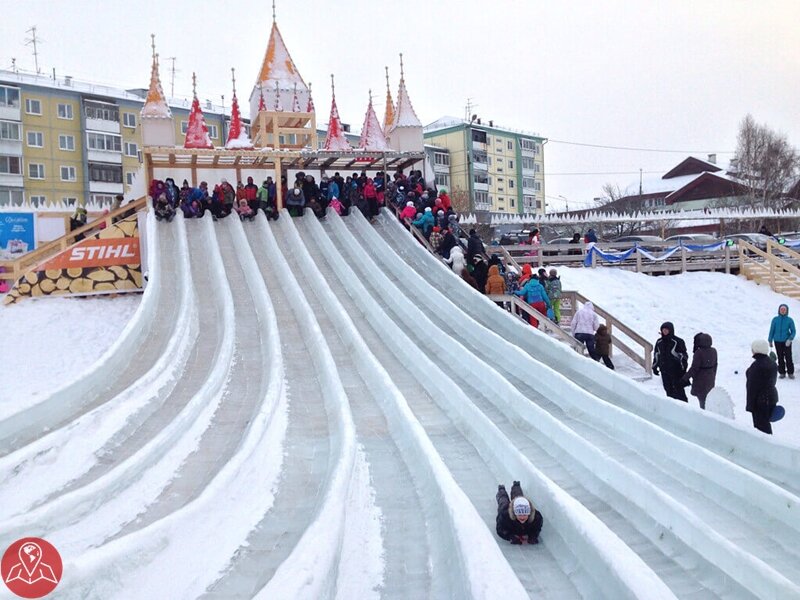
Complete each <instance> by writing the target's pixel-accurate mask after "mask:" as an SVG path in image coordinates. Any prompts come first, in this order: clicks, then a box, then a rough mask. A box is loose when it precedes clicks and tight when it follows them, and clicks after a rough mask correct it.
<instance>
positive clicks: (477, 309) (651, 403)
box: [376, 213, 800, 495]
mask: <svg viewBox="0 0 800 600" xmlns="http://www.w3.org/2000/svg"><path fill="white" fill-rule="evenodd" d="M376 229H377V231H378V232H380V234H381V236H382V237H383V238H384V239H385V241H386V242H387V243H388V244H389V245H390V246H391V247H392V248H393V249H394V250H395V251H396V252H397V254H398V255H400V256H401V257H402V258H403V259H404V260H405V261H406V263H407V264H408V265H409V266H410V267H411V268H413V269H415V270H416V271H417V272H418V273H419V274H420V275H421V276H422V277H424V278H425V279H426V280H427V281H428V283H429V284H431V285H432V286H433V287H435V288H436V289H438V290H439V291H441V292H443V293H445V294H446V295H448V297H450V298H452V299H453V301H454V302H456V303H458V304H459V306H461V307H462V309H463V310H464V311H465V312H467V313H468V314H469V315H470V316H471V317H473V318H474V319H475V320H476V321H478V322H479V323H481V324H482V325H484V326H485V327H487V328H489V329H492V330H494V331H497V332H498V333H499V334H500V335H502V336H503V337H504V338H506V339H507V340H509V341H511V342H513V343H514V344H516V345H517V346H519V347H520V348H523V349H524V350H525V351H526V352H528V353H529V354H530V355H531V356H533V357H534V358H536V359H537V360H540V361H542V362H544V363H545V364H548V365H551V366H552V367H553V368H554V369H556V370H557V371H559V372H560V373H562V374H563V375H565V376H566V377H568V378H569V379H571V380H572V381H574V382H576V383H578V384H579V385H581V386H582V387H584V388H585V389H587V390H588V391H590V392H591V393H593V394H595V395H596V396H597V397H599V398H602V399H603V400H606V401H607V402H610V403H612V404H615V405H617V406H620V407H621V408H624V409H625V410H628V411H630V412H633V413H635V414H638V415H639V416H641V417H643V418H645V419H648V420H650V421H653V422H654V423H657V424H658V425H660V426H661V427H663V428H665V429H667V430H669V431H672V432H673V433H675V434H676V435H679V436H681V437H684V438H686V439H688V440H690V441H693V442H695V443H697V444H700V445H701V446H704V447H705V448H707V449H709V450H711V451H712V452H715V453H717V454H719V455H720V456H722V457H723V458H726V459H728V460H731V461H733V462H735V463H737V464H739V465H741V466H743V467H745V468H747V469H749V470H752V471H754V472H756V473H758V474H760V475H762V476H764V477H767V478H769V479H771V480H772V481H774V482H775V483H777V484H778V485H781V486H782V487H784V488H786V489H787V490H789V491H791V492H792V493H794V494H796V495H797V494H800V478H798V476H797V475H798V473H800V449H798V448H797V447H795V446H792V445H789V444H786V443H783V442H780V441H779V440H776V439H774V438H772V437H771V436H764V435H761V434H759V433H757V432H754V431H753V429H752V428H750V427H745V426H743V425H741V424H738V423H731V422H730V421H729V420H727V419H724V418H722V417H718V416H717V415H712V414H709V413H707V412H706V411H701V410H699V409H698V408H696V407H694V406H687V405H685V404H681V403H677V402H668V401H665V400H664V398H662V397H659V396H656V395H654V394H652V393H650V392H647V391H645V390H643V389H642V388H641V387H640V386H638V385H636V383H635V382H632V381H630V380H629V379H627V378H626V377H623V376H621V375H619V374H617V373H614V372H612V371H610V370H608V369H605V372H603V370H602V369H594V368H589V367H586V364H587V363H585V362H583V361H576V360H575V353H574V352H572V351H571V350H569V349H568V348H566V347H564V346H560V345H558V344H544V343H542V342H541V339H542V337H543V336H542V334H540V332H538V331H535V330H533V329H532V328H524V327H519V326H518V322H517V319H516V318H515V317H513V316H512V315H510V314H507V313H504V311H498V310H496V306H495V305H494V303H493V302H491V301H490V300H488V299H486V298H482V297H479V296H477V295H476V293H475V292H474V290H471V289H469V288H468V287H467V286H465V285H462V284H461V282H459V281H458V278H454V277H453V276H452V273H450V271H449V270H448V269H447V268H446V267H445V266H444V265H442V264H441V263H440V262H439V261H438V260H436V259H435V258H434V257H432V256H431V255H430V254H429V253H428V252H427V251H425V250H424V249H423V248H422V247H420V246H419V244H417V243H416V242H415V241H414V240H413V239H411V238H410V236H409V235H408V232H407V231H406V230H405V229H404V228H403V226H402V225H401V224H400V223H399V222H398V221H397V219H395V218H393V217H392V216H391V215H390V214H388V213H384V214H382V215H381V216H380V218H379V221H378V224H377V226H376ZM446 273H450V274H449V275H445V274H446ZM765 457H768V460H765Z"/></svg>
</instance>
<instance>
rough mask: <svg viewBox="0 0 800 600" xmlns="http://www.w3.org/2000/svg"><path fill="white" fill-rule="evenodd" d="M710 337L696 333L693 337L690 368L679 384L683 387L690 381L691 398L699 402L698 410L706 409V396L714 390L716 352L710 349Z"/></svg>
mask: <svg viewBox="0 0 800 600" xmlns="http://www.w3.org/2000/svg"><path fill="white" fill-rule="evenodd" d="M712 342H713V341H712V339H711V336H710V335H708V334H707V333H702V332H701V333H697V334H695V336H694V348H693V349H692V352H693V354H692V366H691V367H689V370H688V371H686V375H684V376H683V380H682V381H681V383H683V384H684V385H686V384H688V383H689V379H691V380H692V389H691V390H690V392H691V394H692V396H695V397H696V398H697V399H698V401H699V402H700V408H702V409H703V410H705V408H706V396H708V392H710V391H711V390H713V389H714V386H715V385H716V380H717V350H716V349H715V348H712V347H711V344H712Z"/></svg>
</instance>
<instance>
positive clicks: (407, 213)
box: [400, 200, 417, 221]
mask: <svg viewBox="0 0 800 600" xmlns="http://www.w3.org/2000/svg"><path fill="white" fill-rule="evenodd" d="M416 216H417V209H416V208H415V207H414V203H413V202H412V201H411V200H409V201H408V202H406V205H405V207H404V208H403V210H401V211H400V220H401V221H407V220H409V219H410V220H414V218H415V217H416Z"/></svg>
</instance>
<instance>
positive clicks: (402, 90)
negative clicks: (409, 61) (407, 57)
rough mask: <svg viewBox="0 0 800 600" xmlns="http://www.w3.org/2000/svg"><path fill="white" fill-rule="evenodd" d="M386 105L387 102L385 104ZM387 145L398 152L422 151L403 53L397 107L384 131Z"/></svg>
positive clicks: (419, 124)
mask: <svg viewBox="0 0 800 600" xmlns="http://www.w3.org/2000/svg"><path fill="white" fill-rule="evenodd" d="M387 106H388V104H387ZM386 137H387V141H388V142H389V145H390V146H391V147H392V148H394V149H395V150H399V151H400V152H423V151H424V149H425V148H424V142H423V139H422V123H421V122H420V120H419V118H418V117H417V113H415V112H414V107H413V106H412V105H411V98H409V97H408V90H407V89H406V81H405V73H404V71H403V55H402V54H401V55H400V86H399V87H398V89H397V109H396V110H395V114H394V119H393V121H392V124H391V128H390V129H389V131H387V132H386Z"/></svg>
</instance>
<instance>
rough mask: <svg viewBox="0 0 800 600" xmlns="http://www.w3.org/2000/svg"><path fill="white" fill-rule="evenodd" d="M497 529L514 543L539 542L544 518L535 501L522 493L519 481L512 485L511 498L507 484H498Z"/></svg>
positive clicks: (502, 536)
mask: <svg viewBox="0 0 800 600" xmlns="http://www.w3.org/2000/svg"><path fill="white" fill-rule="evenodd" d="M495 500H497V519H496V530H497V535H499V536H500V537H501V538H503V539H504V540H508V541H509V542H511V543H512V544H524V543H526V542H527V543H528V544H538V543H539V533H540V532H541V531H542V525H543V523H544V519H542V513H540V512H539V511H538V510H536V508H535V507H534V506H533V503H532V502H531V501H530V500H529V499H528V498H526V497H525V495H524V494H523V493H522V488H521V487H520V485H519V481H515V482H514V484H513V485H512V486H511V498H509V497H508V492H506V486H504V485H499V486H497V495H496V496H495Z"/></svg>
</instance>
